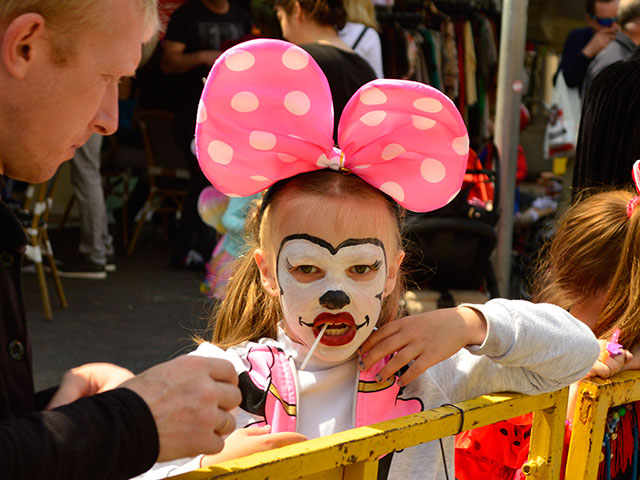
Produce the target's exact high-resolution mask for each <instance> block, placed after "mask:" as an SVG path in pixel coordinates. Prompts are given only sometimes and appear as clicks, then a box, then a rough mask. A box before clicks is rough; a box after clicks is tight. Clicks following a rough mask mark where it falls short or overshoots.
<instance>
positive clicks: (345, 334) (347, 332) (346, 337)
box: [313, 312, 356, 347]
mask: <svg viewBox="0 0 640 480" xmlns="http://www.w3.org/2000/svg"><path fill="white" fill-rule="evenodd" d="M325 323H328V324H329V326H328V327H327V330H326V331H325V332H324V335H323V336H322V339H321V340H320V343H322V344H323V345H328V346H331V347H338V346H340V345H346V344H347V343H349V342H350V341H351V340H353V337H355V336H356V322H355V320H354V319H353V316H352V315H351V314H350V313H348V312H340V313H327V312H325V313H321V314H320V315H318V316H317V317H316V318H315V319H314V320H313V333H314V334H315V336H316V337H317V336H318V334H319V333H320V330H321V329H322V326H323V325H324V324H325Z"/></svg>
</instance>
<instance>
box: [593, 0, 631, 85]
mask: <svg viewBox="0 0 640 480" xmlns="http://www.w3.org/2000/svg"><path fill="white" fill-rule="evenodd" d="M617 17H618V22H617V23H618V24H619V25H620V30H619V31H617V32H616V34H615V37H614V38H613V40H612V41H611V42H609V44H608V45H607V46H606V47H605V48H603V49H602V50H601V51H600V53H598V54H597V55H596V56H595V58H594V59H593V61H592V62H591V63H590V64H589V67H588V68H587V74H586V75H585V77H584V81H583V84H582V97H583V98H584V96H585V94H586V92H587V89H588V87H589V85H590V84H591V81H592V80H593V79H594V78H595V77H596V75H598V74H599V73H600V72H601V71H602V70H604V69H605V68H606V67H608V66H609V65H611V64H612V63H614V62H617V61H619V60H626V59H627V58H629V57H630V56H631V55H633V52H634V50H635V49H636V46H638V45H640V0H620V3H619V5H618V14H617ZM599 20H600V21H602V20H604V21H605V22H608V21H610V20H611V19H602V18H600V19H599Z"/></svg>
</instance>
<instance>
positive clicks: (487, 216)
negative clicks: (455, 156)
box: [405, 144, 498, 308]
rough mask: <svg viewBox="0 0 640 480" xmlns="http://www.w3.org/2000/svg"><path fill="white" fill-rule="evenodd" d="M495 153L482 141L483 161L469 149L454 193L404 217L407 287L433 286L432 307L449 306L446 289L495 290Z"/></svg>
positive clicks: (450, 300)
mask: <svg viewBox="0 0 640 480" xmlns="http://www.w3.org/2000/svg"><path fill="white" fill-rule="evenodd" d="M496 156H497V149H496V148H495V146H494V145H493V144H490V145H488V146H487V152H486V155H485V164H484V165H483V164H482V163H481V161H480V160H479V159H478V156H477V155H476V153H475V152H474V151H472V150H470V152H469V160H468V162H467V170H466V174H465V179H464V182H463V186H462V189H461V190H460V193H459V194H458V195H457V196H456V197H455V198H454V199H453V200H452V201H451V202H450V203H449V204H448V205H446V206H444V207H442V208H440V209H438V210H436V211H433V212H429V213H410V214H409V215H408V217H407V222H406V232H405V237H406V238H407V240H408V241H409V245H408V248H407V250H408V255H409V258H408V262H407V265H409V268H408V270H409V271H408V272H407V280H408V287H409V289H413V288H417V289H419V290H431V291H435V292H439V298H438V301H437V306H438V308H443V307H449V306H455V304H456V303H455V301H454V298H453V295H452V294H451V290H476V291H480V292H483V293H484V294H485V297H486V296H488V297H489V298H494V297H497V296H498V286H497V281H496V277H495V273H494V270H493V266H492V263H491V261H490V256H491V253H492V252H493V249H494V248H495V245H496V242H497V235H496V231H495V224H496V223H497V221H498V208H497V207H498V204H497V202H498V198H497V197H498V195H497V194H498V191H497V189H496V188H495V187H496V185H497V182H498V171H497V166H498V162H497V158H496Z"/></svg>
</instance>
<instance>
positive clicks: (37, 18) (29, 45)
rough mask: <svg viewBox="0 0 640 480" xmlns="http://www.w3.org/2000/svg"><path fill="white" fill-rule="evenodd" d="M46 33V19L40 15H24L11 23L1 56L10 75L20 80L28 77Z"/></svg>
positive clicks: (0, 50)
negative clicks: (28, 71)
mask: <svg viewBox="0 0 640 480" xmlns="http://www.w3.org/2000/svg"><path fill="white" fill-rule="evenodd" d="M44 32H45V21H44V17H43V16H42V15H40V14H39V13H24V14H22V15H19V16H18V17H16V18H15V19H13V20H12V21H11V23H9V26H8V27H7V28H6V30H5V31H4V35H3V36H2V39H1V40H2V44H1V45H0V55H1V56H2V64H3V65H4V68H5V69H6V70H7V72H9V74H10V75H12V76H14V77H16V78H20V79H21V78H24V77H25V76H26V74H27V70H28V69H29V66H30V65H31V64H32V63H33V59H34V55H35V54H36V50H37V48H38V47H39V46H40V45H42V42H40V40H42V35H43V33H44Z"/></svg>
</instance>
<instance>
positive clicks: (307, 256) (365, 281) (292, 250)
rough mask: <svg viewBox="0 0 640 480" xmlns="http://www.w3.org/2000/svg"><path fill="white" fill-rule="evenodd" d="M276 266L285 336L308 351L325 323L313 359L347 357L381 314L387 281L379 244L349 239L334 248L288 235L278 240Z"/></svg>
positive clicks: (325, 243)
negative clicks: (324, 328)
mask: <svg viewBox="0 0 640 480" xmlns="http://www.w3.org/2000/svg"><path fill="white" fill-rule="evenodd" d="M277 265H278V266H277V275H278V284H279V286H280V301H281V304H282V311H283V314H284V322H285V327H286V328H285V330H286V332H287V335H289V336H290V337H291V338H292V339H293V340H294V341H298V342H300V343H302V344H304V345H307V346H308V347H311V345H312V344H313V342H314V340H315V338H316V336H317V335H318V333H319V332H320V330H321V329H322V327H323V325H324V324H327V323H328V324H329V326H328V327H327V329H326V332H325V334H324V335H323V336H322V339H321V340H320V344H319V345H318V347H317V349H316V352H315V355H316V356H317V357H318V358H321V359H323V360H325V361H332V362H340V361H344V360H347V359H348V358H350V357H351V356H352V355H353V354H354V353H355V351H356V349H357V348H358V347H359V346H360V345H361V344H362V343H363V342H364V341H365V340H366V339H367V337H368V336H369V335H370V334H371V332H372V331H373V329H374V328H375V326H376V322H377V321H378V317H379V315H380V310H381V306H382V298H383V292H384V287H385V280H386V277H387V261H386V255H385V251H384V246H383V244H382V242H381V241H380V240H378V239H377V238H365V239H348V240H345V241H344V242H342V243H341V244H340V245H338V246H337V247H334V246H333V245H331V244H330V243H328V242H326V241H324V240H322V239H321V238H318V237H313V236H311V235H305V234H299V235H291V236H288V237H286V238H285V239H284V240H282V243H281V245H280V250H279V252H278V258H277Z"/></svg>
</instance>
